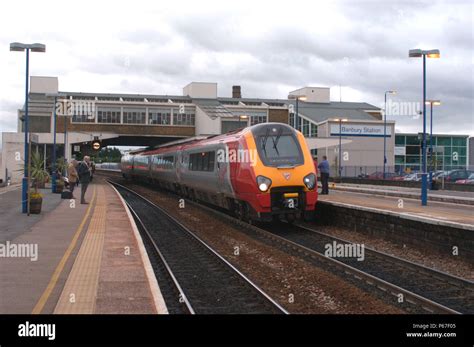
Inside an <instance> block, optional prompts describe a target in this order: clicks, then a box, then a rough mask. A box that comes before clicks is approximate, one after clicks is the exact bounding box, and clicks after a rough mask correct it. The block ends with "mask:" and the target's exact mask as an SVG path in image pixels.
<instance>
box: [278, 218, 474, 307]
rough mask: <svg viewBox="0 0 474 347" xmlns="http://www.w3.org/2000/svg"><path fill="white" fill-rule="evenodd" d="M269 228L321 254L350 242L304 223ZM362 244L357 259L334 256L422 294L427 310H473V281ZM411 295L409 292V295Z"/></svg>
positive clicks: (414, 292)
mask: <svg viewBox="0 0 474 347" xmlns="http://www.w3.org/2000/svg"><path fill="white" fill-rule="evenodd" d="M269 230H271V232H272V233H274V234H275V235H277V236H279V237H282V238H284V239H286V240H288V241H291V242H293V243H296V244H298V245H301V246H303V247H305V248H307V249H311V250H313V251H316V252H318V253H320V254H324V252H325V250H326V248H325V247H326V245H328V244H330V245H332V244H333V243H334V242H336V243H337V244H339V245H345V244H352V243H351V242H349V241H347V240H344V239H341V238H337V237H334V236H332V235H328V234H325V233H323V232H321V231H318V230H316V229H314V228H313V227H308V226H304V225H292V226H290V225H286V228H285V230H283V229H282V228H277V227H272V228H271V229H269ZM364 248H365V250H364V253H365V254H364V260H363V261H358V260H357V259H356V258H355V257H348V258H346V257H340V258H337V260H338V261H339V262H341V263H343V264H345V265H348V266H351V267H352V268H354V269H357V270H359V271H362V272H364V273H366V274H369V275H371V276H373V277H376V278H379V279H382V280H383V281H386V282H388V283H391V284H394V285H396V286H398V287H401V288H403V289H404V290H406V291H408V292H410V293H413V294H415V295H418V296H419V297H423V298H424V299H426V300H423V301H424V302H425V304H428V305H424V306H426V309H427V310H428V311H429V312H438V309H441V312H442V311H446V312H447V313H468V314H472V313H474V283H473V282H471V281H467V280H465V279H462V278H459V277H456V276H453V275H450V274H447V273H445V272H441V271H438V270H434V269H431V268H428V267H425V266H423V265H420V264H416V263H413V262H410V261H407V260H404V259H402V258H399V257H396V256H393V255H390V254H387V253H384V252H381V251H376V250H374V249H370V248H367V247H364ZM387 289H389V288H388V287H387ZM410 296H412V295H409V296H408V297H410ZM408 297H407V298H408ZM420 303H421V302H420ZM433 303H436V304H438V305H433ZM439 305H441V306H439ZM434 306H438V307H434Z"/></svg>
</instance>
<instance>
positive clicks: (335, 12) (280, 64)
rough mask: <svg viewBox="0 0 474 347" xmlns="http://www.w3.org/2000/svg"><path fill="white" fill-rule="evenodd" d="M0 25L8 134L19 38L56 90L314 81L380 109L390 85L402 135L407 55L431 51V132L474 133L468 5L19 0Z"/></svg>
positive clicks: (416, 124) (414, 99)
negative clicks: (41, 49)
mask: <svg viewBox="0 0 474 347" xmlns="http://www.w3.org/2000/svg"><path fill="white" fill-rule="evenodd" d="M20 15H21V16H25V17H21V18H20ZM0 28H1V30H0V62H1V64H0V76H1V82H0V132H5V131H16V125H17V119H16V118H17V109H18V108H20V107H21V106H22V104H23V102H24V88H25V54H24V53H19V52H10V51H9V44H10V42H14V41H19V42H26V43H32V42H40V43H44V44H46V53H32V54H31V57H30V74H31V75H37V76H57V77H58V78H59V89H60V91H71V92H103V93H146V94H170V95H182V87H184V86H185V85H186V84H188V83H189V82H191V81H200V82H217V83H218V95H219V96H222V97H225V96H231V88H232V85H241V86H242V94H243V97H262V98H286V97H287V96H288V93H289V92H290V91H292V90H294V89H297V88H299V87H303V86H322V87H330V88H331V99H332V100H333V101H339V99H342V101H357V102H368V103H370V104H373V105H375V106H379V107H383V105H384V104H383V102H384V93H385V91H388V90H396V91H397V94H396V95H389V100H390V104H389V110H388V112H387V119H389V120H395V121H396V128H397V131H399V132H421V130H422V119H421V118H420V117H419V115H416V111H413V110H414V109H419V108H420V105H421V101H422V60H421V59H415V58H408V51H409V49H413V48H422V49H434V48H436V49H439V50H440V51H441V58H440V59H428V60H427V97H428V98H430V99H439V100H441V102H442V105H441V106H437V107H435V110H434V122H433V131H434V132H435V133H457V134H468V135H471V136H474V112H473V97H474V90H473V89H474V87H473V81H474V75H473V73H474V71H473V64H474V55H473V31H474V21H473V5H472V2H471V1H459V0H454V1H391V0H387V1H375V0H374V1H364V0H362V1H315V0H310V1H302V0H300V1H298V2H288V1H276V0H272V1H269V0H252V1H247V0H239V1H222V0H221V1H210V0H209V1H207V0H199V1H176V0H173V1H140V0H134V1H105V0H102V1H97V0H96V1H87V0H85V1H81V2H65V1H21V0H16V1H8V2H4V3H3V5H2V11H1V13H0ZM407 107H408V108H407ZM410 107H411V108H410ZM407 109H408V110H412V112H401V110H407Z"/></svg>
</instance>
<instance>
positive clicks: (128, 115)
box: [123, 108, 146, 124]
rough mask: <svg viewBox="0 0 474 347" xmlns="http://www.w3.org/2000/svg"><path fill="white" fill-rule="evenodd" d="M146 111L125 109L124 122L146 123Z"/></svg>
mask: <svg viewBox="0 0 474 347" xmlns="http://www.w3.org/2000/svg"><path fill="white" fill-rule="evenodd" d="M145 122H146V112H145V109H144V108H142V109H131V108H124V109H123V123H124V124H125V123H127V124H145Z"/></svg>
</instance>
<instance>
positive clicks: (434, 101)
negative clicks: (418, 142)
mask: <svg viewBox="0 0 474 347" xmlns="http://www.w3.org/2000/svg"><path fill="white" fill-rule="evenodd" d="M425 104H426V105H430V159H431V165H430V173H429V175H430V176H429V182H430V187H432V185H433V106H439V105H441V101H439V100H432V99H430V100H426V102H425Z"/></svg>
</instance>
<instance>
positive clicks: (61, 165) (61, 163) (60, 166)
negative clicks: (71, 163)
mask: <svg viewBox="0 0 474 347" xmlns="http://www.w3.org/2000/svg"><path fill="white" fill-rule="evenodd" d="M66 169H67V163H66V161H65V160H64V158H63V157H61V158H59V159H58V160H57V161H56V190H55V191H54V192H55V193H62V192H63V190H64V180H63V179H62V173H64V172H66Z"/></svg>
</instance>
